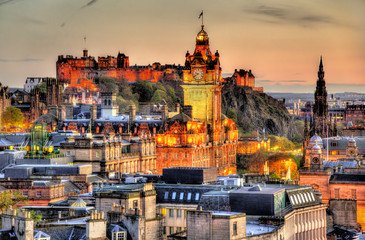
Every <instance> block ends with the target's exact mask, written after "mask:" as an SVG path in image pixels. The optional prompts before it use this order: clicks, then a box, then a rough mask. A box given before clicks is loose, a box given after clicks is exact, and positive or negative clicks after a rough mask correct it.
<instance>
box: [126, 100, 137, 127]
mask: <svg viewBox="0 0 365 240" xmlns="http://www.w3.org/2000/svg"><path fill="white" fill-rule="evenodd" d="M128 110H129V126H131V125H132V123H133V122H134V120H135V119H136V106H134V105H129V108H128Z"/></svg>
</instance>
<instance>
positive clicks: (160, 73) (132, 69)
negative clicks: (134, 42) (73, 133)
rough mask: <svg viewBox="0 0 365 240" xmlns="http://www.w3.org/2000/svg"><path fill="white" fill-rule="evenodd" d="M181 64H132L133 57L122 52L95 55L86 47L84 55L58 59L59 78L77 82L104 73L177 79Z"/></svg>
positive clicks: (129, 78)
mask: <svg viewBox="0 0 365 240" xmlns="http://www.w3.org/2000/svg"><path fill="white" fill-rule="evenodd" d="M181 68H182V67H180V66H175V65H161V64H160V63H153V64H152V65H148V66H137V65H136V66H129V57H128V56H126V55H124V54H122V53H118V56H117V57H116V58H115V57H113V56H107V57H98V59H97V60H96V59H95V58H94V57H92V56H89V55H88V50H84V51H83V57H81V58H77V57H73V56H70V55H67V56H66V57H64V56H63V55H59V56H58V61H57V63H56V71H57V79H60V80H61V82H62V83H67V84H71V85H75V84H77V83H78V81H79V80H80V79H84V78H87V79H92V80H95V81H96V80H97V79H99V78H100V77H103V76H105V77H112V78H115V79H117V80H118V81H127V82H135V81H137V80H148V81H151V82H157V81H159V80H161V79H162V78H164V79H166V80H177V79H176V74H175V73H178V74H179V73H180V72H181Z"/></svg>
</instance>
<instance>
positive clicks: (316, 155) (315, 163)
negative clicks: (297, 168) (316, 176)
mask: <svg viewBox="0 0 365 240" xmlns="http://www.w3.org/2000/svg"><path fill="white" fill-rule="evenodd" d="M309 157H310V168H311V169H320V170H323V154H322V149H321V147H320V146H319V145H318V144H317V143H316V145H314V146H313V147H312V149H311V152H310V154H309Z"/></svg>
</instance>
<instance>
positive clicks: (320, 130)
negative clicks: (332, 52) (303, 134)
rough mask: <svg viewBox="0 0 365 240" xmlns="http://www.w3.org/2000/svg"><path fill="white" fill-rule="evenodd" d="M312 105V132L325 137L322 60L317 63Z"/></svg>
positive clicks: (326, 122)
mask: <svg viewBox="0 0 365 240" xmlns="http://www.w3.org/2000/svg"><path fill="white" fill-rule="evenodd" d="M314 100H315V101H314V105H313V130H314V131H313V132H314V133H317V134H318V135H319V136H321V137H326V128H327V127H328V124H329V121H328V103H327V90H326V82H325V80H324V71H323V60H322V56H321V60H320V63H319V69H318V80H317V86H316V91H315V93H314Z"/></svg>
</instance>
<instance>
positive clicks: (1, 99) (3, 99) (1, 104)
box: [0, 82, 11, 130]
mask: <svg viewBox="0 0 365 240" xmlns="http://www.w3.org/2000/svg"><path fill="white" fill-rule="evenodd" d="M10 104H11V95H10V92H9V87H8V86H2V84H1V82H0V130H1V128H2V124H1V119H2V116H3V113H4V112H5V110H6V108H7V107H9V106H10Z"/></svg>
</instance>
